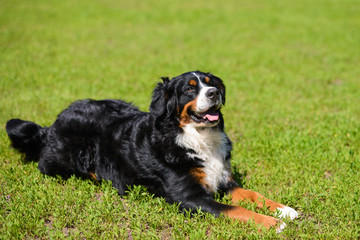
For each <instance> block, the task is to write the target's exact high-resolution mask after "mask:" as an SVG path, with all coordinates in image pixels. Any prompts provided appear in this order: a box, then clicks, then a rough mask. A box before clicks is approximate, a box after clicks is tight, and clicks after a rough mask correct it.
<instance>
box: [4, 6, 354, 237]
mask: <svg viewBox="0 0 360 240" xmlns="http://www.w3.org/2000/svg"><path fill="white" fill-rule="evenodd" d="M359 12H360V3H359V2H358V1H355V0H343V1H335V0H319V1H310V0H302V1H294V0H289V1H275V0H272V1H266V0H258V1H243V0H240V1H236V0H230V1H225V2H224V1H219V0H215V1H204V0H198V1H179V0H174V1H171V2H169V1H164V0H157V1H154V0H150V1H122V0H120V1H114V0H105V1H85V0H79V1H68V0H66V1H54V0H48V1H43V0H39V1H20V0H13V1H9V0H3V1H1V2H0V33H1V34H0V93H1V97H0V99H1V101H0V125H1V126H2V127H1V130H0V156H1V161H0V189H1V190H0V238H3V239H9V238H12V239H24V238H25V239H26V238H28V239H34V238H36V239H37V238H40V239H43V238H44V239H47V238H53V239H58V238H60V239H61V238H65V237H69V238H73V239H79V238H87V239H92V238H102V239H109V238H129V239H131V238H134V239H144V238H145V239H146V238H154V239H158V238H162V239H173V238H175V239H183V238H187V239H203V238H205V237H206V238H210V239H239V238H250V239H257V238H265V239H272V238H280V239H293V238H301V239H314V238H315V239H333V238H338V239H358V238H359V237H360V202H359V199H360V188H359V181H360V163H359V159H360V111H359V104H358V103H359V100H360V94H359V89H360V68H359V65H360V50H359V49H360V32H359V29H360V15H359V14H358V13H359ZM196 69H199V70H203V71H211V72H213V73H214V74H215V75H218V76H220V77H221V78H222V79H223V80H224V81H225V84H226V86H227V103H226V107H225V108H224V115H225V119H226V130H227V133H228V134H229V136H230V138H231V139H232V140H233V142H234V151H233V162H232V165H233V168H234V171H236V172H237V174H239V175H241V176H243V177H242V178H241V182H242V183H243V185H244V187H245V188H249V189H252V190H255V191H258V192H261V193H262V194H264V195H265V196H267V197H269V198H271V199H274V200H276V201H278V202H282V203H284V204H287V205H289V206H291V207H294V208H296V209H297V210H298V211H299V212H300V218H299V219H297V220H295V221H293V222H291V223H290V222H287V225H288V227H287V228H286V229H285V231H284V232H283V233H282V234H279V235H277V234H276V233H275V231H274V230H271V231H263V232H260V233H259V232H258V231H257V230H256V227H255V226H254V225H253V224H241V223H238V222H234V221H231V220H229V219H226V218H224V217H221V218H217V219H216V218H214V217H213V216H211V215H209V214H204V213H200V212H199V213H198V214H196V215H195V216H194V217H192V216H191V215H190V214H181V213H179V212H178V209H177V206H176V205H168V204H165V202H164V200H163V199H161V198H154V197H152V195H151V194H149V193H148V192H147V191H146V190H145V189H143V188H141V187H135V188H134V189H133V190H132V191H130V192H129V194H128V195H127V196H125V197H119V196H118V195H117V194H116V192H115V191H114V189H113V188H112V187H111V183H103V184H94V183H93V182H91V181H83V180H80V179H76V178H71V179H69V180H67V181H63V180H61V179H57V178H51V177H47V176H44V175H41V174H40V173H39V171H38V170H37V166H36V164H34V163H28V164H23V163H22V161H21V156H20V155H19V154H17V153H16V152H15V151H14V150H12V149H11V148H9V140H8V139H7V136H6V133H5V131H4V127H5V123H6V121H7V120H8V119H10V118H14V117H16V118H23V119H27V120H34V121H36V122H37V123H39V124H42V125H50V124H51V123H52V122H53V121H54V119H55V117H56V115H57V114H58V113H59V112H60V111H61V110H62V109H63V108H65V107H66V106H67V105H68V104H69V103H71V102H72V101H74V100H76V99H82V98H95V99H103V98H122V99H126V100H128V101H132V102H133V103H135V104H136V105H137V106H139V107H140V108H141V109H142V110H147V108H148V106H149V101H150V93H151V91H152V89H153V87H154V85H155V83H156V82H157V81H158V79H159V77H161V76H176V75H178V74H181V73H183V72H185V71H190V70H196ZM220 200H221V201H226V199H220ZM243 205H244V206H246V207H248V208H250V209H254V206H252V205H251V204H246V203H243ZM259 212H261V213H266V214H270V213H269V212H268V211H267V210H266V209H262V210H259Z"/></svg>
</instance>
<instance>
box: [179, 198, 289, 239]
mask: <svg viewBox="0 0 360 240" xmlns="http://www.w3.org/2000/svg"><path fill="white" fill-rule="evenodd" d="M179 202H182V203H181V204H180V208H182V209H193V210H196V209H197V208H198V209H201V211H204V212H209V213H212V214H215V216H220V215H222V214H223V215H225V216H227V217H230V218H233V219H236V220H238V221H242V222H247V221H251V220H253V221H254V222H255V223H256V224H258V225H262V226H263V227H265V228H267V229H269V228H271V227H275V228H276V229H277V231H278V232H281V231H282V229H283V228H284V227H285V224H284V223H282V222H281V221H280V220H278V219H276V218H274V217H271V216H266V215H261V214H258V213H255V212H253V211H250V210H247V209H245V208H243V207H239V206H231V205H227V204H223V203H219V202H217V201H215V200H214V199H212V198H210V197H201V198H197V199H193V200H191V201H186V202H185V201H180V200H179Z"/></svg>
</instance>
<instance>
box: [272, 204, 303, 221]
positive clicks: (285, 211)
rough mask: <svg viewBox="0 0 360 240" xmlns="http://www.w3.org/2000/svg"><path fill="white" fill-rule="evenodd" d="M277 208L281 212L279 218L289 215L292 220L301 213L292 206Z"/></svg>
mask: <svg viewBox="0 0 360 240" xmlns="http://www.w3.org/2000/svg"><path fill="white" fill-rule="evenodd" d="M277 210H278V211H279V212H280V215H279V218H287V217H288V218H290V220H294V219H295V218H298V217H299V213H298V212H297V211H296V210H295V209H293V208H291V207H283V208H277Z"/></svg>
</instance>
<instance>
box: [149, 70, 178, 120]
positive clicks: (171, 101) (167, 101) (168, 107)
mask: <svg viewBox="0 0 360 240" xmlns="http://www.w3.org/2000/svg"><path fill="white" fill-rule="evenodd" d="M162 80H163V83H158V84H157V85H156V87H155V89H154V91H153V96H152V101H151V104H150V107H149V111H150V114H151V115H152V116H153V117H154V118H155V123H156V125H157V126H159V123H160V122H161V121H162V120H164V119H165V118H171V117H173V118H175V114H176V108H177V98H176V94H175V92H174V88H173V86H172V85H171V83H170V80H169V78H167V77H165V78H162Z"/></svg>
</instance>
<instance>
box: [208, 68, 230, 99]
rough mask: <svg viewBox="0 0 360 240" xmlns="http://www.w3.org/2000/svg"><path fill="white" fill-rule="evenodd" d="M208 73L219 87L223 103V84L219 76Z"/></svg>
mask: <svg viewBox="0 0 360 240" xmlns="http://www.w3.org/2000/svg"><path fill="white" fill-rule="evenodd" d="M210 75H211V77H212V78H213V79H214V82H215V86H216V88H217V89H219V91H220V94H221V101H222V104H223V105H225V92H226V91H225V85H224V83H223V82H222V80H221V79H220V78H218V77H216V76H214V75H212V74H210Z"/></svg>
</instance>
